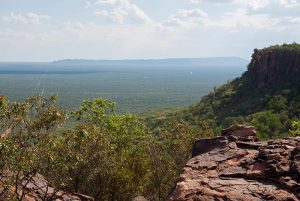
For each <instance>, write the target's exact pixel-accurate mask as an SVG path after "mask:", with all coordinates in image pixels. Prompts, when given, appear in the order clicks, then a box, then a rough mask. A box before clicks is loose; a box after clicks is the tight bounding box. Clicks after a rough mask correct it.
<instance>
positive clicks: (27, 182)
mask: <svg viewBox="0 0 300 201" xmlns="http://www.w3.org/2000/svg"><path fill="white" fill-rule="evenodd" d="M16 192H17V193H16ZM16 194H18V200H19V199H21V200H22V201H45V200H47V201H48V200H49V201H51V200H55V201H94V199H93V198H91V197H88V196H85V195H82V194H78V193H66V192H63V191H61V190H58V189H57V188H55V187H54V186H53V185H51V183H50V182H49V181H48V180H47V179H46V178H45V177H44V176H42V175H40V174H37V175H35V176H34V177H32V178H28V179H24V182H23V183H22V185H21V186H19V187H18V190H17V191H16V190H15V187H11V188H9V189H5V187H4V186H1V183H0V200H14V199H12V198H13V197H16Z"/></svg>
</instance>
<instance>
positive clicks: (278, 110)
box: [148, 43, 300, 139]
mask: <svg viewBox="0 0 300 201" xmlns="http://www.w3.org/2000/svg"><path fill="white" fill-rule="evenodd" d="M164 116H165V119H163V118H162V117H160V119H159V120H153V119H152V122H151V118H149V117H148V120H149V121H150V122H151V123H152V126H156V127H157V126H158V125H160V124H163V123H164V122H166V121H168V120H170V119H174V118H179V119H184V120H185V121H187V122H190V123H191V124H193V125H197V124H198V123H199V122H201V121H208V122H209V124H210V125H211V127H212V128H214V129H215V131H216V133H219V131H220V129H221V128H224V127H227V126H230V125H232V124H237V123H240V124H250V125H254V126H256V128H257V130H258V132H259V135H260V138H262V139H269V138H277V137H282V136H285V135H288V131H289V129H290V128H291V124H292V123H291V122H292V121H293V120H295V119H299V118H300V45H299V44H296V43H293V44H290V45H286V44H285V45H281V46H279V45H276V46H271V47H269V48H265V49H261V50H258V49H255V50H254V53H253V55H252V60H251V62H250V64H249V65H248V69H247V71H246V72H245V73H244V74H243V75H242V76H241V77H239V78H236V79H234V80H233V81H231V82H228V83H227V84H225V85H223V86H221V87H219V88H216V89H215V90H214V91H213V92H211V93H210V94H208V95H207V96H204V97H203V98H202V99H201V101H200V102H199V103H196V104H194V105H192V106H190V107H189V108H186V109H184V110H182V111H178V112H176V114H170V113H169V114H165V115H164Z"/></svg>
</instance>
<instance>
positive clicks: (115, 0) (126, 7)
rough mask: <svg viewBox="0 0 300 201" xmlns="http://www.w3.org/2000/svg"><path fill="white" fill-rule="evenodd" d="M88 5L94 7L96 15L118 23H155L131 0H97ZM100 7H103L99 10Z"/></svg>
mask: <svg viewBox="0 0 300 201" xmlns="http://www.w3.org/2000/svg"><path fill="white" fill-rule="evenodd" d="M88 5H89V7H90V8H92V9H94V14H95V15H96V16H100V17H106V18H107V19H109V20H110V21H113V22H115V23H118V24H128V23H129V24H130V23H135V24H147V23H153V21H152V19H151V18H150V17H149V16H148V15H147V14H146V13H145V12H144V11H143V10H142V9H141V8H139V7H138V6H137V5H136V4H132V3H130V2H129V0H97V1H95V2H94V3H90V2H89V3H88ZM99 7H101V8H102V9H101V10H99Z"/></svg>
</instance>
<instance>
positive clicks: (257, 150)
mask: <svg viewBox="0 0 300 201" xmlns="http://www.w3.org/2000/svg"><path fill="white" fill-rule="evenodd" d="M233 128H238V130H240V131H241V133H239V132H238V130H236V129H233ZM232 130H234V131H235V132H231V131H232ZM246 131H247V132H246ZM254 131H255V130H254V129H253V127H246V126H240V125H239V126H234V127H231V128H229V129H226V130H223V131H222V134H223V136H221V137H218V138H214V139H210V140H208V139H203V140H199V141H198V142H196V143H195V145H194V149H195V150H194V151H193V153H194V155H195V157H193V158H192V159H191V160H190V161H188V163H187V164H186V166H185V168H184V170H183V173H182V174H181V176H180V178H179V180H178V182H177V184H176V186H175V188H174V190H173V192H172V193H171V194H170V196H169V199H168V200H169V201H184V200H186V201H194V200H198V201H201V200H205V201H206V200H241V201H242V200H243V201H247V200H249V201H250V200H251V201H253V200H300V137H293V138H287V139H282V140H275V141H268V142H255V140H252V141H249V139H248V137H249V138H250V137H253V134H254ZM241 136H242V137H241ZM200 145H201V146H203V147H202V148H201V146H200Z"/></svg>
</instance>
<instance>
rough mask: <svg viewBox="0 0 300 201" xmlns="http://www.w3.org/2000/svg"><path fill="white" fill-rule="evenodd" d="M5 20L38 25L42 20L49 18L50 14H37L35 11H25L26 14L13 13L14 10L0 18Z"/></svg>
mask: <svg viewBox="0 0 300 201" xmlns="http://www.w3.org/2000/svg"><path fill="white" fill-rule="evenodd" d="M2 19H3V20H4V21H5V22H9V23H14V24H17V23H22V24H25V25H39V24H42V21H43V20H48V19H50V16H48V15H39V14H36V13H31V12H29V13H26V14H15V13H14V12H11V13H10V14H9V15H7V16H4V17H3V18H2Z"/></svg>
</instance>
